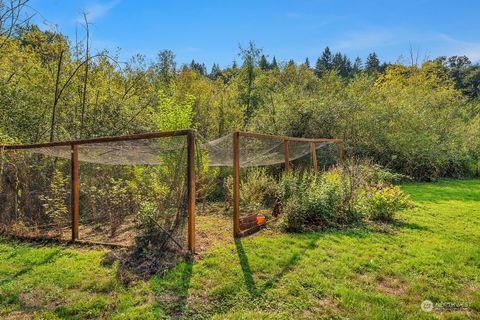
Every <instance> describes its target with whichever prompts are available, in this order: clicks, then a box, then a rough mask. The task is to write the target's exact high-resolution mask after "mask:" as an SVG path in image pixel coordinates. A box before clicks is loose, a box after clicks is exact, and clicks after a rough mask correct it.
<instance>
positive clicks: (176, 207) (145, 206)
mask: <svg viewBox="0 0 480 320" xmlns="http://www.w3.org/2000/svg"><path fill="white" fill-rule="evenodd" d="M196 140H197V141H200V140H201V139H196V134H195V132H194V131H193V130H189V129H187V130H177V131H170V132H157V133H146V134H137V135H130V136H119V137H105V138H96V139H88V140H77V141H66V142H54V143H45V144H34V145H5V146H2V147H1V152H2V155H1V168H0V170H1V172H0V183H1V184H0V205H1V207H0V215H1V216H0V225H1V227H2V230H3V231H4V232H7V233H9V234H12V233H13V234H15V233H16V234H17V235H18V234H29V235H32V234H35V235H37V236H38V237H40V238H45V237H50V236H52V234H54V235H55V236H56V237H57V238H60V239H63V240H66V238H67V236H66V234H65V232H64V231H65V230H70V232H69V233H70V235H69V236H68V238H70V239H71V240H72V241H75V242H86V243H102V244H107V243H108V244H111V243H115V241H113V242H112V239H116V238H115V237H114V236H115V235H116V234H122V236H123V237H129V238H132V239H133V238H135V236H136V235H137V233H136V228H137V227H138V225H139V224H138V220H141V221H143V223H141V224H140V225H141V226H145V225H149V224H152V223H153V224H155V225H156V226H158V227H159V228H160V230H162V238H163V243H167V242H168V243H173V244H174V245H177V246H178V247H181V248H184V247H187V248H188V250H189V251H191V252H194V251H195V202H196V193H195V171H196V170H198V163H199V162H205V163H206V164H207V165H208V166H209V167H221V166H223V167H233V233H234V236H241V235H242V234H243V233H242V231H241V230H240V228H239V221H240V197H241V195H240V169H241V168H251V167H259V166H274V165H283V166H284V169H285V171H287V172H288V171H289V170H291V169H292V164H293V162H294V161H301V159H302V158H305V156H306V155H309V154H311V157H310V161H311V165H312V168H313V170H314V171H315V172H316V171H318V170H319V162H320V163H327V162H330V163H335V162H336V160H338V159H340V161H341V159H342V154H343V144H342V141H341V140H338V139H307V138H294V137H286V136H273V135H265V134H258V133H248V132H234V133H232V134H229V135H227V136H224V137H221V138H219V139H216V140H213V141H205V140H203V141H202V142H201V143H200V142H199V143H198V144H197V143H196ZM332 145H333V146H335V147H336V150H337V155H336V159H333V161H332V159H330V160H328V161H327V159H323V160H325V161H319V155H318V153H317V150H318V149H320V148H324V147H328V146H332ZM320 158H321V157H320ZM139 213H140V214H139ZM133 220H135V223H131V222H132V221H133ZM107 226H108V227H107ZM32 230H34V231H35V232H33V231H32ZM119 230H120V231H122V232H119ZM157 230H158V229H157ZM106 234H108V235H109V236H108V237H107V236H106ZM91 235H92V237H90V236H91ZM98 235H103V237H100V236H98ZM120 238H121V237H120ZM105 239H107V240H105ZM116 240H118V243H125V242H122V240H124V239H116ZM130 240H131V239H130ZM127 243H128V244H131V242H128V241H127ZM183 243H186V245H184V244H183Z"/></svg>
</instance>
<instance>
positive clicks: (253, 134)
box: [238, 131, 342, 143]
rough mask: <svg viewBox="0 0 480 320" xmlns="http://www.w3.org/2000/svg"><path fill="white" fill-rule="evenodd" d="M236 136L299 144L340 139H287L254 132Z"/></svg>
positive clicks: (338, 140)
mask: <svg viewBox="0 0 480 320" xmlns="http://www.w3.org/2000/svg"><path fill="white" fill-rule="evenodd" d="M238 134H239V135H240V136H243V137H252V138H259V139H274V140H282V141H300V142H335V143H338V142H341V141H342V140H341V139H326V138H298V137H288V136H275V135H271V134H264V133H256V132H246V131H239V132H238Z"/></svg>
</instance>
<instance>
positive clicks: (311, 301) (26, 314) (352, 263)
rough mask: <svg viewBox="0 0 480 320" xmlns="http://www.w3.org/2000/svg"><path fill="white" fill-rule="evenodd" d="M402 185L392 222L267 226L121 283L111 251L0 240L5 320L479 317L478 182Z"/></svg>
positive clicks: (0, 309)
mask: <svg viewBox="0 0 480 320" xmlns="http://www.w3.org/2000/svg"><path fill="white" fill-rule="evenodd" d="M403 189H404V190H405V191H407V192H409V193H411V194H412V198H413V200H414V201H415V203H416V204H417V207H416V208H414V209H409V210H407V211H404V212H402V213H401V214H400V216H399V221H398V222H397V223H396V224H395V225H394V226H365V227H361V228H360V227H359V228H358V229H355V230H348V231H330V232H326V233H310V234H294V235H292V234H280V233H276V232H274V231H269V230H264V231H262V232H261V233H258V234H256V235H254V236H251V237H249V238H244V239H241V240H238V241H236V242H233V241H230V242H227V243H225V242H224V241H221V240H220V241H218V242H217V244H216V245H214V246H213V247H211V248H210V249H208V250H207V251H206V252H205V253H204V254H202V256H201V257H200V258H199V259H197V261H196V262H195V263H182V264H180V265H178V266H177V268H176V269H174V270H171V271H170V272H168V273H167V274H166V275H165V276H164V277H153V278H151V279H150V280H148V281H136V282H134V283H130V284H128V285H126V284H123V283H121V282H120V281H119V280H118V278H117V271H116V268H117V267H116V264H114V265H110V266H109V265H105V264H104V263H102V262H103V258H104V256H105V254H106V252H107V251H106V250H100V249H96V250H87V249H78V248H65V247H56V246H51V247H46V246H36V245H29V244H21V243H14V242H9V241H7V240H0V318H2V319H23V318H25V319H29V318H38V319H58V318H60V319H97V318H106V319H163V318H167V319H168V318H186V319H204V318H212V317H213V318H215V319H223V318H229V319H302V318H304V319H319V318H338V319H342V318H350V319H366V318H368V319H403V318H410V319H435V318H440V319H464V318H465V319H480V180H462V181H460V180H456V181H454V180H444V181H441V182H438V183H422V184H418V183H416V184H408V185H405V186H403ZM424 300H430V301H432V302H433V304H434V306H433V310H432V311H431V312H425V311H422V310H421V308H420V305H421V303H422V301H424Z"/></svg>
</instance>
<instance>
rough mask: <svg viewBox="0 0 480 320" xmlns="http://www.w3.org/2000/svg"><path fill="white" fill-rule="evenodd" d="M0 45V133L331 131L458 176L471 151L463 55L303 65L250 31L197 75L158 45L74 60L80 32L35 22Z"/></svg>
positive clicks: (470, 71)
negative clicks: (230, 55) (119, 58)
mask: <svg viewBox="0 0 480 320" xmlns="http://www.w3.org/2000/svg"><path fill="white" fill-rule="evenodd" d="M2 44H3V45H2V47H1V51H0V70H1V71H0V132H1V133H0V136H8V137H11V138H14V139H15V140H16V141H18V142H22V143H31V142H43V141H45V140H47V139H49V133H50V132H53V133H54V139H55V140H69V139H76V138H80V137H82V138H88V137H94V136H107V135H120V134H128V133H137V132H146V131H158V130H174V129H179V128H187V127H193V128H195V129H197V130H198V131H199V133H200V134H202V136H204V137H205V138H207V139H213V138H216V137H218V136H221V135H224V134H226V133H229V132H231V131H232V130H236V129H248V130H255V131H259V132H265V133H272V134H285V135H293V136H304V137H307V136H308V137H312V136H315V137H335V138H341V139H344V140H345V154H346V155H347V156H355V157H358V158H369V159H373V161H374V162H375V163H379V164H381V165H383V166H385V167H387V168H389V169H391V170H392V171H394V172H400V173H402V174H405V175H408V176H411V177H412V178H415V179H419V180H432V179H436V178H438V177H444V176H451V177H462V176H469V175H471V174H472V173H473V172H474V171H475V170H472V163H474V162H477V161H478V160H479V158H480V143H479V141H480V115H479V112H480V108H479V102H478V101H479V100H478V92H480V91H479V89H478V87H479V86H478V83H479V80H478V79H479V76H478V75H479V74H480V73H479V71H478V70H479V67H478V65H474V64H472V63H471V62H470V61H468V59H465V58H464V57H451V58H439V59H437V60H435V61H428V62H425V63H424V64H423V65H419V66H405V65H399V64H390V65H388V66H384V65H383V64H381V63H380V61H379V60H378V57H377V56H376V54H374V53H372V54H370V55H369V58H368V59H367V60H366V63H365V68H363V67H362V63H361V60H360V59H356V60H355V63H354V64H353V66H352V63H351V62H350V60H349V59H348V58H347V57H345V55H344V54H342V53H340V52H336V53H334V52H331V51H330V49H328V48H326V49H325V50H324V52H323V54H322V56H321V57H320V58H319V59H318V61H317V64H316V66H315V68H313V69H311V68H308V67H307V66H306V65H305V64H302V65H299V66H298V65H296V64H295V63H277V61H276V59H275V57H273V58H272V62H271V63H268V62H269V61H268V59H267V56H266V55H263V52H262V50H260V49H259V48H257V47H256V46H255V44H254V43H253V42H250V43H249V44H248V46H246V47H245V48H242V47H241V48H240V55H239V56H240V58H241V60H242V61H241V67H238V66H237V65H236V63H235V64H234V65H232V66H230V67H226V68H223V69H221V68H220V67H219V66H218V65H217V64H215V67H214V68H212V73H211V74H209V75H207V74H205V71H204V67H203V65H202V64H201V63H199V62H198V61H193V62H192V64H190V66H188V65H186V66H184V67H182V68H177V66H176V62H175V54H174V53H173V52H171V51H169V50H163V51H161V52H160V53H159V56H158V59H157V61H155V62H152V63H147V62H146V61H145V58H144V57H142V56H135V57H133V58H132V59H131V60H130V61H129V62H128V63H127V64H126V65H125V66H124V67H123V68H119V66H118V64H116V63H115V61H114V59H115V56H113V57H110V56H108V57H107V56H106V55H100V56H96V57H94V56H92V55H91V54H90V56H91V57H92V58H91V60H89V63H88V64H85V63H84V62H85V61H84V60H85V58H86V57H87V56H88V55H89V54H88V53H87V52H84V49H85V43H79V44H76V43H75V44H73V43H69V41H68V39H67V38H65V37H64V36H62V35H60V34H58V33H55V32H51V31H42V30H41V29H40V28H38V27H35V26H30V27H25V28H22V29H19V32H18V35H16V36H15V37H12V38H10V39H6V40H5V42H4V43H3V42H2ZM262 56H263V58H262ZM60 57H62V59H60ZM112 58H113V60H112ZM60 60H61V61H60ZM60 62H61V63H60ZM59 65H60V70H58V69H59ZM87 66H88V77H87V79H86V81H85V75H86V71H87V70H86V68H87ZM57 71H60V73H59V74H60V78H59V89H61V94H60V96H59V97H55V87H56V83H57V81H56V80H57ZM67 79H68V81H67ZM54 115H55V117H56V121H55V123H52V121H51V119H52V117H53V116H54ZM8 142H9V141H8Z"/></svg>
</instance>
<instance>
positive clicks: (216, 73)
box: [209, 63, 222, 80]
mask: <svg viewBox="0 0 480 320" xmlns="http://www.w3.org/2000/svg"><path fill="white" fill-rule="evenodd" d="M220 76H222V69H220V66H219V65H218V64H216V63H214V64H213V65H212V71H210V75H209V78H210V79H212V80H217V79H218V77H220Z"/></svg>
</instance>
